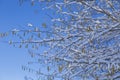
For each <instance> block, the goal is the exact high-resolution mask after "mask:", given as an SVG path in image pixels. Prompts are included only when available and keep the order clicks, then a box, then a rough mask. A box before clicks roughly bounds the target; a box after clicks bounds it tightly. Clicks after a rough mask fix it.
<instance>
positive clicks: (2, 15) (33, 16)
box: [0, 0, 47, 80]
mask: <svg viewBox="0 0 120 80" xmlns="http://www.w3.org/2000/svg"><path fill="white" fill-rule="evenodd" d="M36 5H37V6H31V3H30V2H29V1H28V2H24V3H23V4H22V6H20V5H19V0H0V32H6V31H9V30H11V29H13V28H18V29H20V28H23V27H26V25H27V23H32V24H35V25H36V26H40V25H41V23H42V22H44V21H46V19H47V18H46V16H44V13H43V12H42V11H41V10H40V5H38V4H36ZM21 26H22V27H21ZM3 40H4V39H2V38H0V80H24V76H25V75H27V73H26V72H24V71H22V69H21V66H22V65H26V63H27V61H29V55H28V52H27V49H24V48H22V49H19V48H14V47H13V46H10V45H9V44H8V43H3V42H2V41H3Z"/></svg>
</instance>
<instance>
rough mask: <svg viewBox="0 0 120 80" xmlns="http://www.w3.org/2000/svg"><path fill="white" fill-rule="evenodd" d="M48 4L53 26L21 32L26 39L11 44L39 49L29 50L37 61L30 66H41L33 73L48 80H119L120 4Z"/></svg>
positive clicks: (94, 1)
mask: <svg viewBox="0 0 120 80" xmlns="http://www.w3.org/2000/svg"><path fill="white" fill-rule="evenodd" d="M39 2H40V4H42V3H43V2H46V1H44V0H42V2H41V1H39ZM46 4H48V6H46V7H45V9H48V10H51V9H52V10H56V14H55V15H54V16H52V15H50V17H52V20H51V21H52V25H51V26H49V27H46V24H45V23H44V24H42V25H43V26H45V27H42V28H41V27H36V28H35V29H33V28H30V29H25V30H19V31H17V35H19V36H20V35H21V34H22V33H24V37H22V38H20V39H21V40H19V41H15V42H14V41H13V42H12V44H16V45H17V43H19V44H22V45H23V44H24V45H27V47H28V45H30V46H32V48H36V49H38V50H39V52H36V51H35V52H34V50H33V51H32V50H29V54H30V55H31V57H33V58H34V59H35V61H32V62H30V63H29V64H33V65H34V63H37V64H38V65H39V66H40V67H39V68H38V69H35V70H32V69H31V70H32V72H35V74H37V75H38V76H40V77H41V78H44V79H46V80H56V79H60V80H84V79H85V80H89V79H91V80H106V79H110V80H119V79H120V3H119V2H118V1H117V0H116V1H113V0H99V1H97V0H92V1H84V0H79V1H78V0H74V1H72V0H61V1H57V0H56V1H52V0H49V2H46ZM29 26H31V24H29ZM21 32H22V33H21ZM25 34H27V35H25ZM36 59H37V60H36ZM42 66H44V67H42ZM26 70H29V68H26Z"/></svg>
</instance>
